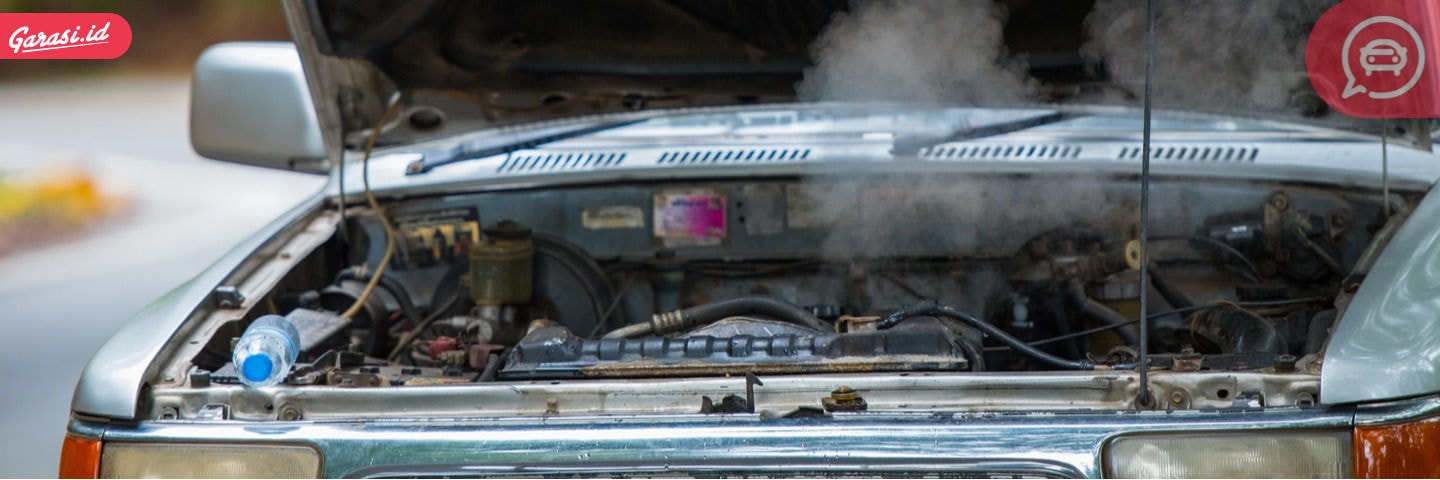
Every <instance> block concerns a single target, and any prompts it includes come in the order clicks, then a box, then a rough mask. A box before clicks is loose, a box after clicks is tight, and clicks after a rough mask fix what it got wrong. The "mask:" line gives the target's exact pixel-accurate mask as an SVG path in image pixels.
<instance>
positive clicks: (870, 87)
mask: <svg viewBox="0 0 1440 480" xmlns="http://www.w3.org/2000/svg"><path fill="white" fill-rule="evenodd" d="M1006 18H1007V14H1006V10H1005V9H1004V8H1003V7H1002V6H1000V5H997V4H996V3H995V2H994V1H993V0H954V1H950V0H946V1H940V0H872V1H866V2H860V3H858V4H857V5H856V6H855V8H854V9H853V11H852V12H850V13H841V14H837V15H836V16H835V18H834V19H833V20H832V21H831V23H830V25H829V26H828V27H826V29H825V31H824V32H823V33H821V34H820V37H819V38H818V39H817V40H816V42H815V43H814V44H813V45H811V46H810V50H811V55H812V57H813V58H814V59H815V66H814V67H812V68H809V69H806V71H805V76H804V79H803V80H802V81H801V82H800V83H799V84H797V85H796V92H797V93H798V94H799V96H800V99H801V100H805V101H836V100H871V101H916V102H944V103H957V104H965V105H990V104H997V103H1004V102H1006V101H1008V100H1016V99H1023V98H1026V97H1029V96H1030V95H1031V92H1032V91H1034V81H1033V80H1031V79H1030V78H1029V77H1028V76H1026V74H1025V73H1024V72H1025V66H1024V65H1022V64H1018V63H1009V64H1004V63H1002V62H1004V61H1005V57H1006V56H1007V52H1006V50H1005V39H1004V26H1005V20H1006Z"/></svg>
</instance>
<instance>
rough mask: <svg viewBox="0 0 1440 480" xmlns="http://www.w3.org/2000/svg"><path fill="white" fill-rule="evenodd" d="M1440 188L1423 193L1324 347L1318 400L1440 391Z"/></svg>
mask: <svg viewBox="0 0 1440 480" xmlns="http://www.w3.org/2000/svg"><path fill="white" fill-rule="evenodd" d="M1436 225H1440V195H1437V194H1436V193H1435V192H1434V191H1432V192H1431V193H1430V194H1429V195H1426V196H1425V199H1424V200H1422V201H1421V202H1420V204H1419V206H1417V207H1416V208H1415V210H1414V212H1412V213H1410V218H1409V219H1408V220H1407V221H1406V222H1405V224H1404V225H1403V226H1401V227H1400V229H1399V230H1398V231H1396V232H1395V237H1394V238H1393V239H1391V240H1390V244H1389V245H1387V246H1386V247H1385V249H1384V251H1382V252H1381V253H1380V256H1379V258H1378V259H1377V260H1376V262H1375V265H1374V266H1373V267H1372V268H1371V269H1370V271H1369V272H1366V275H1365V280H1364V282H1362V283H1361V284H1360V289H1359V290H1358V291H1356V292H1355V297H1354V298H1353V299H1351V300H1350V304H1349V306H1347V307H1346V309H1345V313H1344V315H1343V316H1342V317H1341V319H1340V322H1339V324H1338V325H1337V326H1336V327H1335V331H1334V333H1333V334H1332V335H1331V337H1330V343H1329V344H1328V346H1327V347H1326V351H1325V361H1324V367H1323V368H1322V369H1321V374H1320V378H1321V383H1320V400H1321V401H1322V402H1324V403H1328V404H1335V403H1348V402H1364V401H1374V400H1386V399H1396V398H1404V397H1412V396H1417V395H1424V394H1427V393H1433V392H1437V391H1440V229H1437V228H1436Z"/></svg>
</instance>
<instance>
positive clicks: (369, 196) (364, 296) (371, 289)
mask: <svg viewBox="0 0 1440 480" xmlns="http://www.w3.org/2000/svg"><path fill="white" fill-rule="evenodd" d="M399 106H400V96H399V95H398V94H397V95H395V96H393V97H391V98H390V105H388V106H386V107H385V111H384V112H383V113H381V114H380V119H379V120H377V121H376V122H375V128H374V129H373V130H371V131H370V138H369V139H368V140H366V142H365V154H364V156H362V157H361V158H360V181H361V182H362V183H363V184H364V186H365V201H366V202H369V203H370V210H371V211H373V212H375V218H377V219H379V220H380V227H381V228H383V229H384V230H385V255H384V256H382V257H380V263H379V264H376V266H375V272H374V273H372V274H371V275H370V281H369V282H366V284H365V289H364V290H361V291H360V295H359V296H357V297H355V304H354V305H351V306H350V308H348V309H346V310H345V312H344V313H341V314H340V316H341V317H344V318H347V319H348V318H354V317H355V314H356V313H358V312H359V311H360V309H361V308H364V306H365V301H366V300H369V299H370V295H371V294H373V293H375V285H377V284H379V283H380V277H381V276H382V275H384V274H385V268H386V267H388V266H389V265H390V257H393V256H394V255H395V229H394V228H393V227H391V226H390V220H389V219H387V218H385V211H384V210H382V209H381V208H380V202H379V201H377V200H375V193H374V192H371V191H370V153H371V152H373V151H374V150H375V142H376V141H377V140H379V139H380V129H381V128H382V127H384V126H385V123H386V122H389V121H390V117H391V116H394V115H395V110H397V109H398V107H399ZM341 161H342V162H343V161H344V160H343V159H342V160H341ZM340 183H341V184H344V183H345V179H344V178H343V177H342V178H341V179H340ZM340 202H341V203H342V204H343V203H344V202H345V199H344V198H341V199H340ZM391 357H392V358H393V357H394V355H391Z"/></svg>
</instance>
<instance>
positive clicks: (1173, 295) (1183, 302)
mask: <svg viewBox="0 0 1440 480" xmlns="http://www.w3.org/2000/svg"><path fill="white" fill-rule="evenodd" d="M1150 285H1152V286H1154V287H1155V291H1157V292H1160V296H1162V297H1165V301H1167V302H1170V308H1190V307H1193V306H1195V302H1192V301H1190V298H1189V297H1186V296H1185V294H1184V293H1181V292H1180V289H1177V288H1175V285H1172V284H1171V283H1170V282H1168V281H1166V280H1165V275H1164V274H1163V273H1162V272H1160V269H1159V268H1156V267H1155V264H1154V263H1151V264H1150Z"/></svg>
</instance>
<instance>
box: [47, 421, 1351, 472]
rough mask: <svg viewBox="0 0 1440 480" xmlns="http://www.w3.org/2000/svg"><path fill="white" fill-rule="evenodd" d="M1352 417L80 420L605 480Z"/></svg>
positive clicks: (1078, 451)
mask: <svg viewBox="0 0 1440 480" xmlns="http://www.w3.org/2000/svg"><path fill="white" fill-rule="evenodd" d="M1355 421H1356V413H1355V409H1354V408H1353V407H1330V408H1298V407H1289V408H1272V409H1266V410H1227V411H1168V412H1167V411H1143V412H1137V411H1112V412H1005V413H954V414H948V413H947V414H892V413H883V412H871V413H863V412H862V413H840V414H836V415H834V416H833V417H830V418H771V419H763V418H760V417H759V416H756V415H748V414H740V415H680V416H676V415H667V416H593V417H523V418H505V419H478V418H477V419H422V420H409V419H407V420H367V421H342V420H320V421H297V422H274V421H271V422H235V421H230V422H223V421H216V422H197V421H150V422H142V423H138V424H130V425H122V424H114V423H110V424H107V423H101V422H92V421H88V420H84V419H75V420H72V422H71V424H70V430H71V432H72V433H75V434H79V435H85V436H91V437H97V438H101V439H103V440H104V441H105V442H106V443H107V444H109V443H112V442H206V443H213V442H220V443H252V444H253V443H272V444H273V443H283V444H306V445H312V446H314V447H316V448H317V449H319V450H320V452H321V453H322V454H323V468H322V473H321V474H322V476H325V477H394V476H461V477H474V476H481V477H484V476H502V477H503V476H514V475H526V476H534V475H566V474H577V475H585V476H594V475H604V474H622V475H623V474H640V475H657V474H677V473H679V474H685V473H688V474H698V475H702V476H719V475H723V474H734V475H745V474H762V475H763V474H778V475H786V476H801V475H809V474H821V475H847V474H848V475H866V476H875V475H885V474H887V473H888V474H905V473H937V474H942V475H947V474H948V475H963V476H971V475H980V476H988V475H1003V476H1011V475H1025V476H1042V477H1100V476H1102V472H1103V466H1102V458H1103V456H1102V455H1103V450H1104V448H1105V446H1106V445H1107V443H1108V442H1109V441H1110V440H1111V439H1112V438H1114V437H1115V436H1117V435H1122V434H1129V433H1140V432H1215V431H1228V432H1236V431H1255V432H1256V433H1257V434H1259V433H1261V432H1262V431H1265V430H1286V431H1295V430H1349V429H1351V428H1352V427H1353V425H1354V423H1355Z"/></svg>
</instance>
